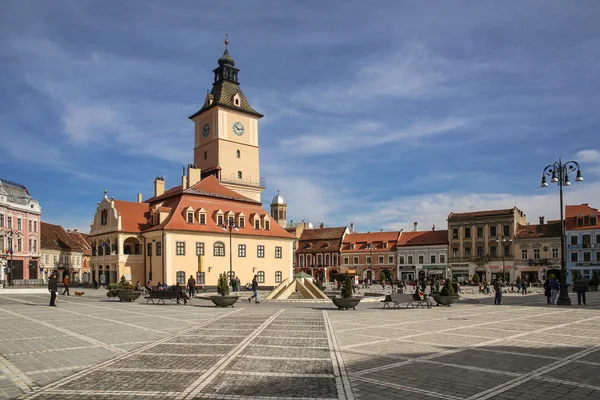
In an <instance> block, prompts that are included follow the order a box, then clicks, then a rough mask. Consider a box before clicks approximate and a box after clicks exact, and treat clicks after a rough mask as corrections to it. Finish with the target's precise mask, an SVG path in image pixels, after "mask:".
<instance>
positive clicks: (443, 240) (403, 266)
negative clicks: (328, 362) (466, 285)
mask: <svg viewBox="0 0 600 400" xmlns="http://www.w3.org/2000/svg"><path fill="white" fill-rule="evenodd" d="M414 229H415V230H414V231H412V232H401V233H400V238H399V239H398V245H397V247H396V248H397V253H398V255H397V260H398V273H397V276H398V277H399V279H401V280H406V281H409V282H411V281H414V280H415V279H419V280H420V279H422V278H425V277H428V276H431V275H439V277H440V278H441V277H443V278H445V277H447V276H448V275H447V269H448V264H447V262H448V231H446V230H435V227H433V229H432V230H431V231H418V230H417V224H416V223H415V228H414ZM454 278H455V279H458V280H464V279H466V277H465V276H463V275H461V273H460V271H457V273H456V275H455V276H454Z"/></svg>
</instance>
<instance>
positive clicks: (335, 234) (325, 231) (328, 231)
mask: <svg viewBox="0 0 600 400" xmlns="http://www.w3.org/2000/svg"><path fill="white" fill-rule="evenodd" d="M345 232H346V227H345V226H344V227H341V228H316V229H305V230H304V232H302V235H301V236H300V240H316V239H340V240H341V239H342V237H343V236H344V233H345Z"/></svg>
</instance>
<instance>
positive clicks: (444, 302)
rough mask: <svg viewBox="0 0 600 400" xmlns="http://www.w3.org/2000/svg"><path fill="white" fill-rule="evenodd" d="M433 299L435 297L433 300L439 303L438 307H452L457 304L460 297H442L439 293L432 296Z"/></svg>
mask: <svg viewBox="0 0 600 400" xmlns="http://www.w3.org/2000/svg"><path fill="white" fill-rule="evenodd" d="M431 297H433V300H435V302H436V303H437V305H438V306H439V305H440V304H441V305H443V306H448V307H450V304H454V303H456V302H457V301H458V299H459V296H457V295H453V296H442V295H441V294H439V293H434V294H432V295H431Z"/></svg>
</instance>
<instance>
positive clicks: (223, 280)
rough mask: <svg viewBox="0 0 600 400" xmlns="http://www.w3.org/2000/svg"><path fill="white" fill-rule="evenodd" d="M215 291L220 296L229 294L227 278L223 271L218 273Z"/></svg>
mask: <svg viewBox="0 0 600 400" xmlns="http://www.w3.org/2000/svg"><path fill="white" fill-rule="evenodd" d="M217 293H218V294H220V295H221V296H227V295H228V294H229V283H228V279H227V274H225V272H223V273H222V274H219V280H218V282H217Z"/></svg>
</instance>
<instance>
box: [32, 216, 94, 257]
mask: <svg viewBox="0 0 600 400" xmlns="http://www.w3.org/2000/svg"><path fill="white" fill-rule="evenodd" d="M40 249H41V250H60V251H80V252H82V251H83V250H82V249H81V247H80V246H79V243H78V242H77V241H76V240H74V239H73V238H72V237H71V235H69V234H68V233H67V231H65V230H64V228H63V227H62V226H60V225H54V224H49V223H47V222H40Z"/></svg>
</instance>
